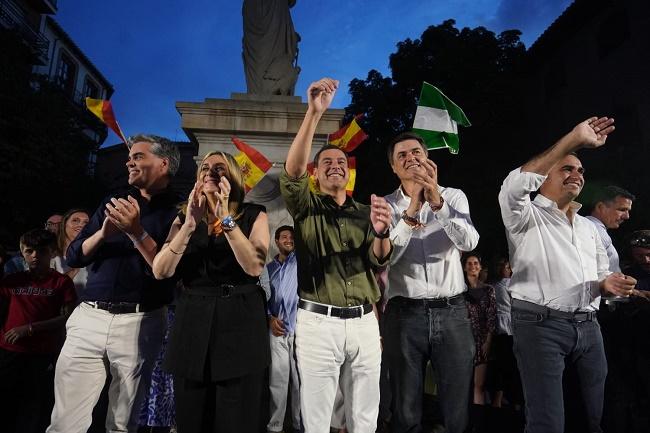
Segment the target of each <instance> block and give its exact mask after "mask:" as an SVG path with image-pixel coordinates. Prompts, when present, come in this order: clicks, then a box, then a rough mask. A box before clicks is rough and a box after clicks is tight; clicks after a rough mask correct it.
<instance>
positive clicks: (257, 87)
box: [242, 0, 300, 96]
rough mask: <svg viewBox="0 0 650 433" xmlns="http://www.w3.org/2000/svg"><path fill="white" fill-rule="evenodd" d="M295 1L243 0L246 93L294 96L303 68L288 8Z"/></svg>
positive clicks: (296, 36) (296, 35) (297, 39)
mask: <svg viewBox="0 0 650 433" xmlns="http://www.w3.org/2000/svg"><path fill="white" fill-rule="evenodd" d="M295 4H296V0H244V5H243V7H242V15H243V17H244V38H243V41H242V42H243V43H242V45H243V52H242V57H243V59H244V70H245V71H246V87H247V93H249V94H258V95H289V96H293V94H294V88H295V86H296V81H297V80H298V74H299V73H300V68H299V67H298V65H297V63H298V42H299V41H300V35H298V33H296V31H295V29H294V28H293V21H292V20H291V13H290V11H289V9H290V8H292V7H293V6H294V5H295Z"/></svg>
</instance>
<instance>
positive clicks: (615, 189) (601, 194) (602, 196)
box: [594, 185, 636, 206]
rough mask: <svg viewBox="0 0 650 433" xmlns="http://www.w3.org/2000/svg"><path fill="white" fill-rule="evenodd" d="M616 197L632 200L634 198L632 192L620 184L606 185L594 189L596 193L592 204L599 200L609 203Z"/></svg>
mask: <svg viewBox="0 0 650 433" xmlns="http://www.w3.org/2000/svg"><path fill="white" fill-rule="evenodd" d="M616 197H623V198H627V199H629V200H632V201H634V200H635V199H636V197H635V196H634V194H632V193H631V192H630V191H628V190H626V189H624V188H621V187H620V186H616V185H607V186H605V187H603V188H599V189H598V190H597V191H596V195H595V197H594V206H595V205H597V204H598V203H600V202H603V203H611V202H613V201H614V200H616Z"/></svg>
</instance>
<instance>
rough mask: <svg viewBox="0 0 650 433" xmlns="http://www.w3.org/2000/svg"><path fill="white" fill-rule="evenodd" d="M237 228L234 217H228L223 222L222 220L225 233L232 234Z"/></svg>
mask: <svg viewBox="0 0 650 433" xmlns="http://www.w3.org/2000/svg"><path fill="white" fill-rule="evenodd" d="M235 227H237V223H236V222H235V220H234V219H233V217H232V216H230V215H228V216H226V217H225V218H224V219H223V220H221V228H222V229H223V231H224V232H231V231H233V230H235Z"/></svg>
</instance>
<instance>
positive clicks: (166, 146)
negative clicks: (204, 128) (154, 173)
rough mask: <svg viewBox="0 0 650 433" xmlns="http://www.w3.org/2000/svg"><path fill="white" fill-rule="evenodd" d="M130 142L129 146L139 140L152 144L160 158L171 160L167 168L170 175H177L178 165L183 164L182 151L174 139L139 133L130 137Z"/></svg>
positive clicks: (152, 150)
mask: <svg viewBox="0 0 650 433" xmlns="http://www.w3.org/2000/svg"><path fill="white" fill-rule="evenodd" d="M128 142H129V146H132V145H134V144H135V143H139V142H145V143H149V144H151V153H153V154H154V155H156V156H157V157H158V158H163V159H167V161H169V165H168V168H167V173H168V174H169V177H174V176H175V175H176V172H177V171H178V167H179V166H180V164H181V153H180V152H179V150H178V146H176V144H175V143H174V142H173V141H171V140H168V139H166V138H165V137H160V136H158V135H153V134H137V135H134V136H132V137H129V138H128Z"/></svg>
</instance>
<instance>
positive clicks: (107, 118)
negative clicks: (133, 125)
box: [86, 98, 129, 147]
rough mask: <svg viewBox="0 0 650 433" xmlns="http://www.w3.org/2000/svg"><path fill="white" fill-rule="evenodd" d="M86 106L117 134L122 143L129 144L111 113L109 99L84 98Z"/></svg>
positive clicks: (111, 108)
mask: <svg viewBox="0 0 650 433" xmlns="http://www.w3.org/2000/svg"><path fill="white" fill-rule="evenodd" d="M86 107H88V110H90V112H91V113H93V114H94V115H95V116H97V117H98V118H99V120H101V121H102V122H104V123H105V124H106V126H108V127H109V128H111V129H112V130H113V132H115V134H117V136H118V137H120V139H122V141H123V142H124V144H126V145H127V147H128V146H129V143H128V142H127V141H126V138H125V137H124V133H123V132H122V129H121V128H120V124H119V123H117V119H115V114H114V113H113V106H112V105H111V101H105V100H103V99H93V98H86Z"/></svg>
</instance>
